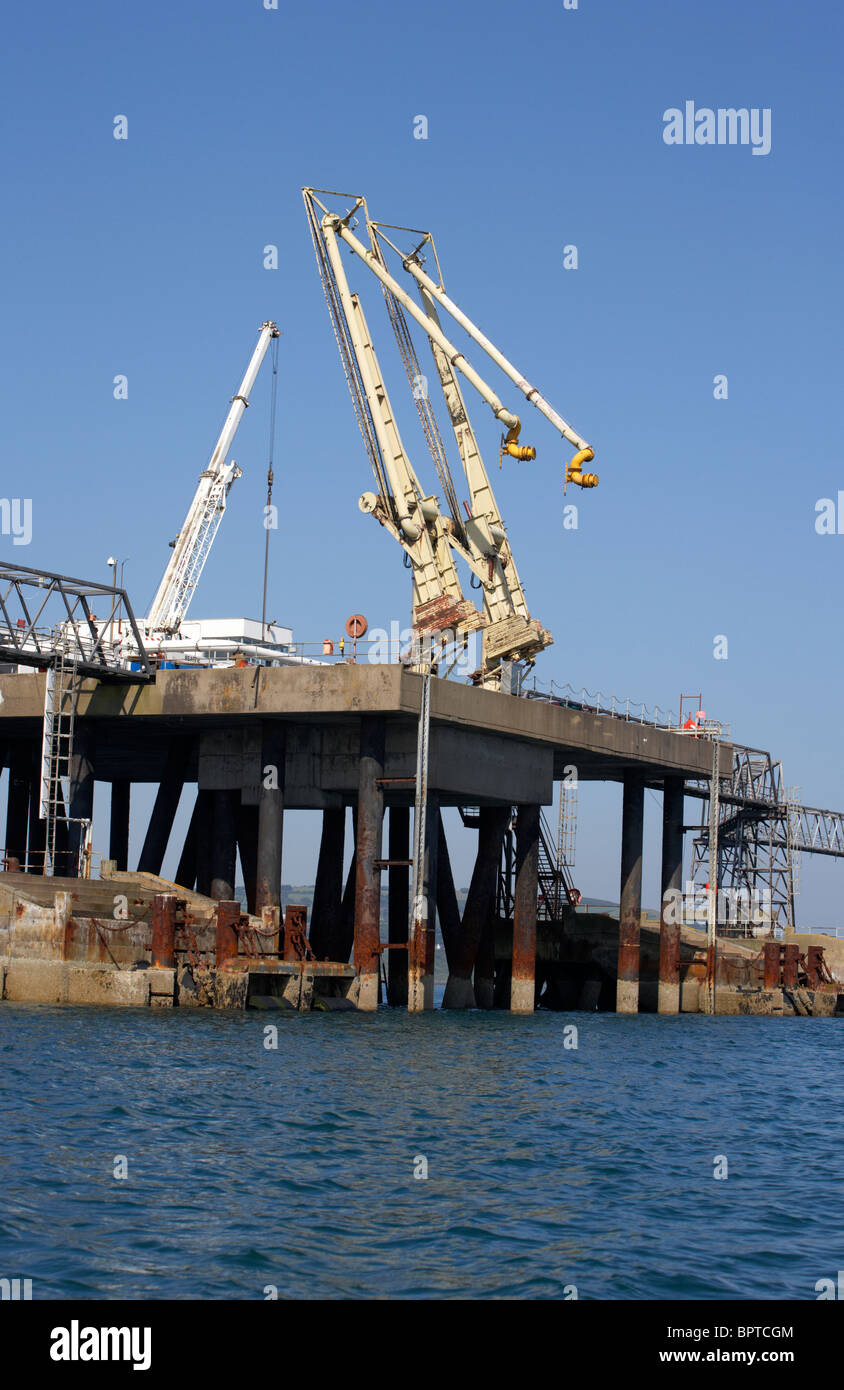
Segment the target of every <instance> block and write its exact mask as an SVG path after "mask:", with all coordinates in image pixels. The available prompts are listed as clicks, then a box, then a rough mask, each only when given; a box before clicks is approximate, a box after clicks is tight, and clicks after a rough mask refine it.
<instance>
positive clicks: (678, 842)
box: [657, 777, 685, 1014]
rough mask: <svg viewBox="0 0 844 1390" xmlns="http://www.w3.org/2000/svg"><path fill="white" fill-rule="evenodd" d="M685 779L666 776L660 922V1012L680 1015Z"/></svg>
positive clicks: (663, 808)
mask: <svg viewBox="0 0 844 1390" xmlns="http://www.w3.org/2000/svg"><path fill="white" fill-rule="evenodd" d="M684 789H685V780H684V778H682V777H666V778H665V781H664V783H663V788H662V907H661V910H660V921H659V986H658V993H657V1012H658V1013H661V1014H676V1013H679V1012H680V927H681V916H682V911H683V908H682V901H683V899H682V891H683V803H684V796H683V793H684Z"/></svg>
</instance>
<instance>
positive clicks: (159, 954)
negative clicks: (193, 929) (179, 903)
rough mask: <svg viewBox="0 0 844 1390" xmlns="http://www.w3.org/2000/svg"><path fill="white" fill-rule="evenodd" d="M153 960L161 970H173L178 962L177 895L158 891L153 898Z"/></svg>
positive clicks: (155, 965)
mask: <svg viewBox="0 0 844 1390" xmlns="http://www.w3.org/2000/svg"><path fill="white" fill-rule="evenodd" d="M151 945H152V950H151V955H152V960H151V962H150V964H151V965H152V966H153V967H154V968H156V969H159V970H173V969H174V967H175V964H176V895H175V893H156V895H155V897H154V898H153V900H152V943H151Z"/></svg>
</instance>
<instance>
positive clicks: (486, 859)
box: [442, 806, 510, 1009]
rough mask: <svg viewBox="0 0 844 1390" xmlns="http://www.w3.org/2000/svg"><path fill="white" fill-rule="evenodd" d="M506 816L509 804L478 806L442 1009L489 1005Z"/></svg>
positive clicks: (488, 1006) (490, 1001)
mask: <svg viewBox="0 0 844 1390" xmlns="http://www.w3.org/2000/svg"><path fill="white" fill-rule="evenodd" d="M509 819H510V808H509V806H482V807H481V809H480V814H479V824H478V851H477V855H476V857H475V864H474V868H473V869H472V881H471V883H470V884H469V893H468V896H467V898H466V904H465V906H464V908H463V921H462V923H461V930H460V936H459V940H458V947H457V951H456V953H455V957H454V959H453V960H450V961H449V971H448V982H447V984H446V987H445V994H444V995H443V1004H442V1006H443V1008H444V1009H474V1008H475V1007H476V1005H477V1007H478V1008H480V1009H491V1008H492V995H493V976H494V973H495V943H494V939H493V914H494V912H495V886H496V882H497V879H498V870H499V866H500V863H501V842H502V840H503V839H504V832H505V830H506V829H507V823H508V821H509ZM487 930H488V943H489V946H490V947H491V951H490V950H488V951H487V953H486V954H485V955H482V951H481V943H482V940H483V937H484V932H485V931H487ZM473 970H474V971H475V986H474V988H473V987H472V971H473ZM476 995H477V998H476Z"/></svg>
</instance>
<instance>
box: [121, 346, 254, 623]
mask: <svg viewBox="0 0 844 1390" xmlns="http://www.w3.org/2000/svg"><path fill="white" fill-rule="evenodd" d="M278 336H279V330H278V328H277V327H276V325H275V323H273V322H272V321H270V320H267V321H266V322H265V323H262V325H261V331H260V333H259V335H258V342H257V344H256V346H255V350H254V352H253V353H252V357H251V358H250V361H249V366H248V367H247V369H246V375H245V376H244V378H243V380H242V382H241V383H240V387H239V389H238V391H237V394H236V395H235V396H233V397H232V402H231V407H230V409H229V412H228V414H227V415H226V419H225V423H224V424H223V428H222V430H221V432H220V437H219V439H218V440H217V444H216V446H215V448H214V452H213V453H212V455H211V458H210V460H209V463H208V467H207V468H205V469H204V470H203V471H202V473H201V474H200V476H199V485H198V487H197V489H196V492H195V493H194V497H193V501H192V502H191V504H190V507H189V508H188V512H187V516H186V517H185V520H184V523H183V525H182V529H181V531H180V532H179V534H178V536H177V537H176V540H175V542H174V545H173V554H172V556H171V558H170V560H169V562H168V564H167V567H166V569H165V571H164V574H163V576H162V579H161V583H160V584H159V586H158V592H157V593H156V595H155V598H154V600H153V603H152V607H151V608H150V610H149V614H148V616H147V617H146V618H145V619H144V620H143V623H142V626H143V627H144V628H145V629H146V631H147V632H148V633H163V634H165V635H167V636H170V635H172V634H174V633H177V632H178V631H179V627H180V626H181V623H182V621H183V620H184V618H185V615H186V613H187V610H188V606H189V604H190V601H191V599H192V598H193V595H194V591H195V590H196V586H197V584H198V583H199V577H200V575H201V574H202V570H203V567H204V565H205V561H206V560H207V559H208V555H209V552H210V550H211V546H212V545H213V544H214V538H215V536H216V534H217V531H218V529H219V526H220V522H221V521H222V519H223V513H224V511H225V509H226V498H227V497H228V492H229V488H230V487H231V485H232V483H233V482H235V481H236V480H237V479H238V478H239V477H240V476H241V470H240V469H239V468H238V467H237V465H236V464H235V463H234V462H233V461H231V462H227V461H226V458H227V455H228V452H229V449H230V448H231V446H232V443H233V442H234V437H235V434H236V433H237V427H238V425H239V424H240V422H241V420H242V419H243V415H244V413H245V411H246V408H247V406H248V405H249V395H250V392H251V390H252V387H253V386H254V385H255V379H256V377H257V375H258V372H259V371H260V368H261V363H262V362H263V360H264V357H265V356H266V352H267V348H268V347H269V345H270V343H271V341H272V340H273V338H277V337H278Z"/></svg>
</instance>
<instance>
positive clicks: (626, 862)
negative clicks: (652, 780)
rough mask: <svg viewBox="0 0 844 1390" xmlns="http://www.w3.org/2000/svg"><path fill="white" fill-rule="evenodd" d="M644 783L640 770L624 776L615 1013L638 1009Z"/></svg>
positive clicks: (634, 1011)
mask: <svg viewBox="0 0 844 1390" xmlns="http://www.w3.org/2000/svg"><path fill="white" fill-rule="evenodd" d="M644 815H645V783H644V779H643V777H642V775H641V773H639V772H627V773H625V776H624V793H623V801H622V810H621V892H620V894H619V908H618V987H617V991H616V1006H615V1007H616V1012H617V1013H620V1014H635V1013H638V1012H639V922H640V920H641V916H642V837H643V828H644Z"/></svg>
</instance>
